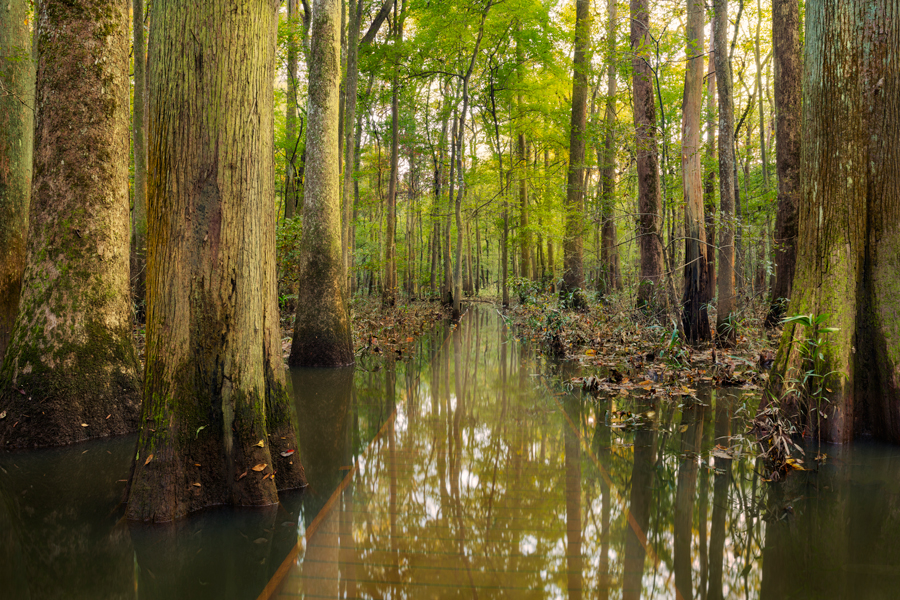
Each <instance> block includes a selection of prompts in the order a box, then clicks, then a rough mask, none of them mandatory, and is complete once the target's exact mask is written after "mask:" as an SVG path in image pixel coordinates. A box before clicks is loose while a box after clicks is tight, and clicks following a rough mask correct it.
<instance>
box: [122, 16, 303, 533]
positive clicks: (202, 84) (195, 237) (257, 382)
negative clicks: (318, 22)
mask: <svg viewBox="0 0 900 600" xmlns="http://www.w3.org/2000/svg"><path fill="white" fill-rule="evenodd" d="M275 7H276V5H275V3H274V2H260V3H256V4H253V5H252V6H251V5H245V4H240V3H236V2H232V1H229V2H222V3H193V2H188V1H186V0H155V1H154V3H153V14H152V17H153V19H152V20H153V23H154V27H153V29H152V30H151V33H150V61H149V63H150V65H151V70H150V89H151V91H152V93H151V94H150V97H151V102H150V114H149V118H150V127H149V141H150V145H149V147H150V148H152V149H153V151H152V152H151V153H150V182H151V185H150V197H149V199H150V203H149V205H150V215H149V217H150V219H149V236H148V240H149V254H148V278H147V281H148V296H149V310H148V322H147V352H146V357H147V358H146V364H147V367H146V379H145V383H144V391H145V402H144V409H143V413H142V415H141V417H142V418H141V430H140V435H139V440H138V452H137V455H136V457H135V461H134V467H133V473H132V478H131V483H130V485H129V488H130V492H129V498H128V509H127V516H128V518H129V519H133V520H143V521H147V520H152V521H170V520H173V519H177V518H180V517H183V516H184V515H186V514H188V513H190V512H192V511H195V510H198V509H201V508H204V507H207V506H213V505H218V504H232V505H239V506H261V505H270V504H275V503H277V502H278V493H277V490H278V489H289V488H296V487H300V486H302V485H304V484H305V479H304V476H303V468H302V467H301V465H300V461H299V457H298V456H297V455H296V453H293V454H289V453H290V452H291V451H293V450H295V449H296V448H297V445H296V438H295V433H294V424H293V422H292V415H293V410H292V403H291V399H290V397H289V396H288V393H287V391H286V386H285V378H284V366H283V363H282V359H281V332H280V318H279V312H278V303H277V300H276V280H275V207H274V204H273V202H272V197H273V195H274V185H275V181H274V171H273V164H272V161H271V160H260V157H266V156H268V157H271V156H272V153H273V150H274V139H273V131H274V124H273V120H274V106H273V94H272V86H273V83H274V75H275V37H274V35H275V24H276V19H277V17H276V12H275ZM173 49H180V51H179V52H173ZM176 82H178V83H179V85H176ZM182 82H184V83H183V84H182ZM304 237H307V236H304ZM301 305H302V303H301ZM276 477H277V479H276ZM276 486H277V489H276Z"/></svg>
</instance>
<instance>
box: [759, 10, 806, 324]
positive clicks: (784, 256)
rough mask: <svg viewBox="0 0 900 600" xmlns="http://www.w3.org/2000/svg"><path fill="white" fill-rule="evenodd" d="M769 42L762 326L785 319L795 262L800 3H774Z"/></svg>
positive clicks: (798, 190)
mask: <svg viewBox="0 0 900 600" xmlns="http://www.w3.org/2000/svg"><path fill="white" fill-rule="evenodd" d="M772 39H773V44H774V46H775V48H774V57H775V113H776V120H777V121H776V138H777V143H776V144H775V170H776V172H777V173H778V214H777V216H776V218H775V286H774V288H773V290H772V303H771V305H770V308H769V313H768V315H767V316H766V325H767V326H769V327H774V326H775V325H777V324H778V323H779V322H780V321H781V319H782V318H783V317H784V315H785V310H786V308H787V301H788V300H790V298H791V289H792V287H793V280H794V267H795V265H796V262H797V225H798V224H797V212H798V207H799V204H800V112H801V110H800V109H801V102H800V79H801V71H802V63H801V61H800V3H799V1H798V0H773V3H772Z"/></svg>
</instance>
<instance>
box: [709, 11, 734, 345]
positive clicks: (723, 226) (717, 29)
mask: <svg viewBox="0 0 900 600" xmlns="http://www.w3.org/2000/svg"><path fill="white" fill-rule="evenodd" d="M714 11H715V17H714V23H713V29H714V33H713V39H714V40H715V44H716V47H715V61H716V73H717V76H716V86H717V88H718V95H719V210H720V215H721V217H720V219H719V220H720V226H719V274H718V276H717V281H716V283H717V285H718V296H719V302H718V312H717V316H716V338H717V340H718V341H719V342H720V343H723V344H731V343H733V342H734V339H735V328H734V322H733V319H734V312H735V292H734V190H735V161H734V94H733V87H732V77H731V60H730V59H729V58H728V56H729V54H728V36H727V35H726V33H727V31H728V0H715V3H714Z"/></svg>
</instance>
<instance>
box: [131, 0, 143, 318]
mask: <svg viewBox="0 0 900 600" xmlns="http://www.w3.org/2000/svg"><path fill="white" fill-rule="evenodd" d="M132 7H133V8H132V11H133V15H132V16H133V20H132V28H133V31H134V100H133V105H134V109H133V112H132V116H131V130H132V135H133V138H134V146H133V148H132V153H133V154H134V208H133V209H132V216H131V295H132V297H133V299H134V305H135V307H137V317H138V320H139V321H143V320H144V319H145V318H146V311H147V144H146V143H145V140H144V138H145V136H146V134H147V110H146V109H147V42H146V38H145V36H144V0H132Z"/></svg>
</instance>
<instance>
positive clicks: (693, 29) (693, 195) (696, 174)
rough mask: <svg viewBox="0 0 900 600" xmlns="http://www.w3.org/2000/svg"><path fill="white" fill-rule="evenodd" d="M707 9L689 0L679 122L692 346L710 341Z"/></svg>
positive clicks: (685, 313)
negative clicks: (704, 109)
mask: <svg viewBox="0 0 900 600" xmlns="http://www.w3.org/2000/svg"><path fill="white" fill-rule="evenodd" d="M705 17H706V11H705V9H704V5H703V2H702V0H688V18H687V30H686V36H687V39H686V45H685V54H686V55H687V57H688V66H687V72H686V73H685V76H684V102H683V103H682V111H683V112H682V121H681V168H682V171H683V175H684V228H685V246H684V261H685V264H684V297H683V299H682V315H681V323H682V326H683V327H684V333H685V337H686V338H687V339H688V341H689V342H691V343H693V344H695V343H697V342H700V341H703V340H708V339H709V337H710V330H709V315H708V313H707V310H706V306H707V303H708V298H709V297H710V293H709V270H708V268H707V265H706V263H707V261H706V256H707V253H708V247H707V244H706V223H705V221H704V218H703V170H702V165H701V163H702V161H701V149H700V124H701V110H700V109H701V106H702V103H703V50H704V41H703V38H704V32H703V28H704V26H705V24H706V18H705Z"/></svg>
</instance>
